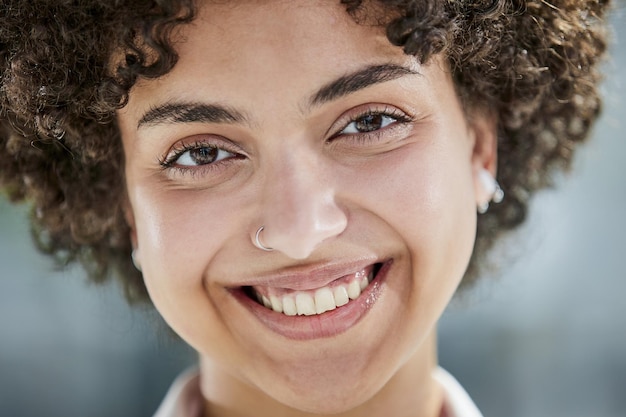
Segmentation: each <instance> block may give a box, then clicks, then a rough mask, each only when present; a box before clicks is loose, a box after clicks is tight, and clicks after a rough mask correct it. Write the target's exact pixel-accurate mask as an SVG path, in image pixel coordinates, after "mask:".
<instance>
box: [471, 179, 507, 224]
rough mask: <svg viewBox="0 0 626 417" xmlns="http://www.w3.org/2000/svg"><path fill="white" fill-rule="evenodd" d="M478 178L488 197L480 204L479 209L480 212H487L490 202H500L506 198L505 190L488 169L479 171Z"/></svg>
mask: <svg viewBox="0 0 626 417" xmlns="http://www.w3.org/2000/svg"><path fill="white" fill-rule="evenodd" d="M478 178H479V180H480V184H481V186H482V187H483V189H484V190H485V194H486V195H487V196H489V197H488V199H487V201H485V202H483V203H482V204H478V207H477V210H478V212H479V213H480V214H485V213H486V212H487V210H489V204H490V203H496V204H497V203H500V202H502V200H504V190H502V187H500V184H498V181H496V179H495V178H494V177H493V175H491V172H489V171H487V170H486V169H481V170H480V171H479V172H478Z"/></svg>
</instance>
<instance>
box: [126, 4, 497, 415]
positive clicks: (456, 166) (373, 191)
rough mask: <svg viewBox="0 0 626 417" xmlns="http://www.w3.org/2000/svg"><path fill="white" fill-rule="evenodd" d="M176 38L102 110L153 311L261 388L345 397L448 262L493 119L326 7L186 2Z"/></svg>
mask: <svg viewBox="0 0 626 417" xmlns="http://www.w3.org/2000/svg"><path fill="white" fill-rule="evenodd" d="M177 39H178V41H177V43H176V44H175V47H176V49H177V51H178V52H179V55H180V60H179V62H178V64H177V65H176V66H175V68H174V69H173V70H172V71H171V72H170V73H168V74H167V75H166V76H164V77H162V78H160V79H157V80H149V81H141V82H139V83H138V84H137V85H136V86H135V87H134V88H133V90H132V92H131V94H130V100H129V102H128V105H127V106H126V107H125V108H124V109H122V110H121V111H120V112H119V114H118V121H119V125H120V129H121V132H122V138H123V142H124V150H125V155H126V175H127V186H128V195H129V199H130V207H129V221H130V223H131V225H132V228H133V241H134V242H135V244H136V245H137V248H138V257H139V260H140V262H141V265H142V268H143V274H144V279H145V283H146V286H147V288H148V291H149V293H150V296H151V298H152V300H153V302H154V304H155V306H156V308H157V309H158V310H159V311H160V313H161V314H162V315H163V317H164V318H165V320H166V321H167V322H168V323H169V324H170V325H171V327H172V328H173V329H174V330H175V331H176V332H177V333H179V334H180V335H181V336H182V337H183V338H184V339H185V340H186V341H187V342H188V343H190V344H191V345H192V346H193V347H194V348H195V349H197V350H198V351H199V352H200V354H201V355H202V356H203V357H204V358H206V360H210V361H212V362H213V363H215V364H216V366H217V367H219V368H220V369H222V370H224V372H227V373H229V374H230V375H232V376H234V377H235V379H237V380H238V381H242V382H243V383H245V384H247V385H248V386H251V387H256V388H259V389H260V390H261V391H263V392H265V393H266V394H269V396H270V397H272V398H275V399H278V400H279V401H281V402H284V403H286V404H288V405H291V406H294V407H296V408H301V409H307V410H313V411H324V412H337V411H341V410H344V409H347V408H350V407H353V406H355V405H357V404H360V403H363V402H364V401H365V400H367V399H368V398H370V397H372V396H373V395H374V394H375V393H376V392H378V391H379V390H380V389H381V387H382V386H383V385H384V384H385V383H386V382H387V381H389V380H390V379H391V378H392V377H393V376H394V375H395V374H396V373H397V372H398V370H399V369H401V367H402V366H403V365H404V364H405V363H407V362H408V361H409V360H410V359H411V358H412V357H414V355H416V354H418V353H419V352H420V348H422V347H423V344H424V341H425V340H426V339H428V338H429V337H431V336H432V332H433V328H434V326H435V324H436V321H437V319H438V317H439V316H440V314H441V312H442V311H443V309H444V307H445V306H446V304H447V303H448V301H449V299H450V297H451V296H452V294H453V292H454V290H455V288H456V287H457V285H458V283H459V281H460V279H461V277H462V275H463V273H464V270H465V268H466V265H467V262H468V260H469V257H470V254H471V251H472V245H473V241H474V235H475V222H476V202H477V197H476V196H477V195H478V192H479V191H480V190H478V189H477V188H476V186H475V178H476V173H477V171H478V169H479V168H481V167H487V168H490V169H491V168H493V162H494V161H493V158H494V155H493V152H492V149H493V135H494V132H493V126H492V124H491V123H490V122H489V120H487V119H483V118H480V117H476V118H473V119H472V124H471V125H470V124H468V123H467V121H466V118H465V117H464V113H463V111H462V109H461V107H460V104H459V100H458V98H457V96H456V94H455V90H454V87H453V84H452V81H451V77H450V74H449V73H448V72H447V70H446V65H445V64H444V63H443V60H441V59H439V58H434V59H432V60H431V61H429V62H428V63H427V64H426V65H420V64H418V63H417V61H416V60H415V59H414V58H412V57H409V56H406V55H405V54H403V52H402V51H401V50H400V49H398V48H396V47H393V46H391V45H390V44H389V42H388V41H387V39H386V37H385V36H384V29H381V28H377V27H373V26H370V25H368V24H362V25H359V24H356V23H355V22H354V21H353V20H352V19H351V18H350V17H349V16H348V15H347V14H346V13H345V9H344V8H342V7H341V6H340V5H338V4H337V5H335V4H331V3H330V2H310V1H305V2H297V3H296V2H294V1H289V2H281V1H278V2H263V3H257V2H242V4H238V5H236V6H233V5H205V6H204V7H203V8H202V9H201V10H200V14H199V16H198V18H197V19H196V20H195V21H194V23H193V24H191V25H189V26H187V27H185V28H184V29H183V30H182V32H180V33H178V34H177ZM261 226H263V227H264V229H263V231H262V232H261V233H260V236H259V238H260V241H261V242H262V244H263V245H265V246H267V247H271V248H273V251H264V250H262V249H260V248H258V247H256V246H255V245H254V239H255V234H256V232H257V230H258V229H259V228H260V227H261ZM363 277H366V279H367V278H369V279H370V280H372V282H371V283H369V284H367V282H365V283H363V282H362V280H363ZM359 284H362V285H363V286H365V285H367V286H366V287H365V288H364V289H363V290H362V293H361V294H360V295H358V293H359V291H361V288H360V287H359ZM357 288H358V291H357ZM262 296H265V298H266V299H268V300H270V302H272V301H273V302H274V305H273V308H275V309H276V310H281V309H282V310H283V312H282V313H281V312H275V311H273V310H272V306H270V307H269V308H268V307H265V306H263V305H262V304H261V303H259V302H258V301H257V297H260V298H261V299H262ZM352 298H354V299H352ZM347 300H349V301H348V302H347V304H345V305H341V304H344V303H345V302H346V301H347ZM338 304H339V305H341V306H340V307H337V305H338ZM335 307H336V308H335ZM333 308H334V309H333ZM316 309H317V310H316ZM325 309H332V310H330V311H326V312H323V313H321V311H323V310H325ZM294 312H295V315H292V314H294ZM311 313H313V314H312V315H308V314H311ZM318 313H319V314H318ZM331 382H332V383H331Z"/></svg>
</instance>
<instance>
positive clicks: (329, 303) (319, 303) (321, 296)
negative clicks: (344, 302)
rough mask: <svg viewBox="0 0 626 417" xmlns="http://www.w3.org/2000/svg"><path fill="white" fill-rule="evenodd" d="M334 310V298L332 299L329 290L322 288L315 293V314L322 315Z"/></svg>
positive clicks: (331, 293)
mask: <svg viewBox="0 0 626 417" xmlns="http://www.w3.org/2000/svg"><path fill="white" fill-rule="evenodd" d="M335 308H337V306H336V305H335V297H333V292H332V291H331V290H330V288H328V287H324V288H320V289H319V290H317V291H315V312H316V313H317V314H322V313H324V312H326V311H330V310H334V309H335Z"/></svg>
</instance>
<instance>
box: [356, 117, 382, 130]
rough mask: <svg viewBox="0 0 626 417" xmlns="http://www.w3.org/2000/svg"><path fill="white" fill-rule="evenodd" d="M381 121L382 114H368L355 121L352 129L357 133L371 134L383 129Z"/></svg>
mask: <svg viewBox="0 0 626 417" xmlns="http://www.w3.org/2000/svg"><path fill="white" fill-rule="evenodd" d="M383 119H384V117H383V115H382V114H369V115H367V116H363V117H361V118H359V119H357V120H355V122H354V127H355V128H356V130H358V131H359V132H373V131H374V130H378V129H381V128H382V127H383V123H384V120H383Z"/></svg>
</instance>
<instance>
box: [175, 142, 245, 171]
mask: <svg viewBox="0 0 626 417" xmlns="http://www.w3.org/2000/svg"><path fill="white" fill-rule="evenodd" d="M233 156H235V155H234V154H233V153H231V152H228V151H226V150H224V149H220V148H217V147H214V146H198V147H194V148H191V149H188V150H186V151H184V152H181V153H179V154H177V155H175V159H174V161H172V163H173V164H175V165H178V166H183V167H191V166H200V165H208V164H212V163H215V162H218V161H221V160H222V159H226V158H230V157H233Z"/></svg>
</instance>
